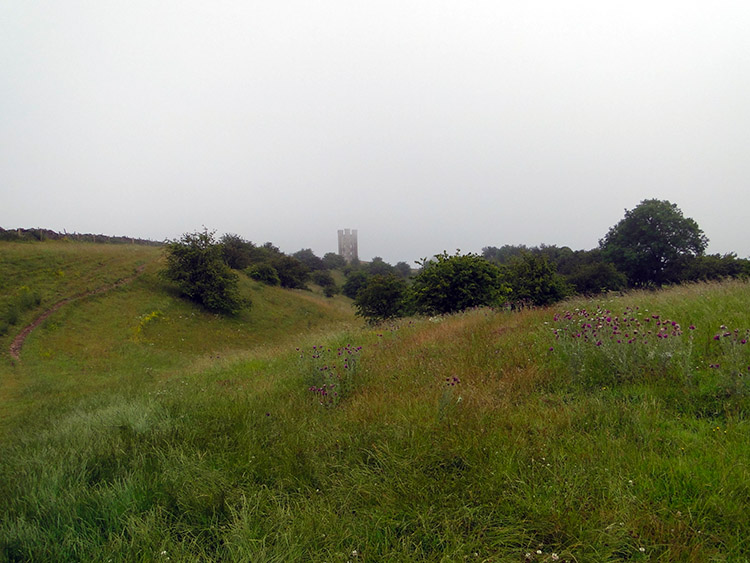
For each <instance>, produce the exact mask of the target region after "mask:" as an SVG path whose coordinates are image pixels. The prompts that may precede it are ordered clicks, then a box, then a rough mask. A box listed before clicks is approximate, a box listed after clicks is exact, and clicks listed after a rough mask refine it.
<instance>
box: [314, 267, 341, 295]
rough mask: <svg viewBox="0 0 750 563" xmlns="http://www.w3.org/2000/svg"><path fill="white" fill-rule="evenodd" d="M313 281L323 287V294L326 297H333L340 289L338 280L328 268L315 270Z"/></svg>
mask: <svg viewBox="0 0 750 563" xmlns="http://www.w3.org/2000/svg"><path fill="white" fill-rule="evenodd" d="M312 281H313V283H316V284H318V285H319V286H320V287H322V288H323V294H324V295H325V296H326V297H333V296H334V295H336V293H337V291H338V288H337V287H336V282H335V280H334V279H333V276H332V275H331V272H329V271H328V270H316V271H315V272H313V273H312Z"/></svg>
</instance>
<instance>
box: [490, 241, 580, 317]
mask: <svg viewBox="0 0 750 563" xmlns="http://www.w3.org/2000/svg"><path fill="white" fill-rule="evenodd" d="M505 271H506V273H507V276H508V279H507V281H508V284H509V285H510V287H511V289H512V290H513V292H512V294H511V297H512V299H513V301H518V302H527V303H531V304H532V305H536V306H542V305H550V304H552V303H555V302H557V301H561V300H562V299H565V297H567V296H568V295H570V293H571V290H570V287H569V286H568V285H567V284H566V283H565V280H564V279H563V278H562V276H560V274H558V273H557V271H556V270H555V267H554V266H553V265H552V264H551V263H550V261H549V260H548V259H547V257H546V256H545V255H543V254H540V253H532V252H524V253H523V254H521V255H520V256H517V257H515V258H513V259H512V260H511V261H510V264H509V265H508V266H506V269H505Z"/></svg>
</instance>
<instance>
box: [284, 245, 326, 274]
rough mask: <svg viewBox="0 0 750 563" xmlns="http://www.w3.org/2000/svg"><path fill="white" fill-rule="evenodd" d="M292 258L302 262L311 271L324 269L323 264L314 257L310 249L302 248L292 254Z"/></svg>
mask: <svg viewBox="0 0 750 563" xmlns="http://www.w3.org/2000/svg"><path fill="white" fill-rule="evenodd" d="M292 257H293V258H296V259H297V260H299V261H300V262H302V263H303V264H304V265H305V266H307V267H308V268H310V270H312V271H315V270H325V269H326V267H325V264H323V260H321V259H320V258H318V257H317V256H316V255H315V253H314V252H313V251H312V248H303V249H302V250H298V251H297V252H295V253H294V254H292Z"/></svg>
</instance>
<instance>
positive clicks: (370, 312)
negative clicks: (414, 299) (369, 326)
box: [354, 274, 407, 322]
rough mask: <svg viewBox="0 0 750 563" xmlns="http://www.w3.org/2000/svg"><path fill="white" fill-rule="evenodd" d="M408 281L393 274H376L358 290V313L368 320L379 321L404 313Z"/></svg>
mask: <svg viewBox="0 0 750 563" xmlns="http://www.w3.org/2000/svg"><path fill="white" fill-rule="evenodd" d="M406 292H407V288H406V282H404V280H402V279H400V278H397V277H396V276H394V275H393V274H391V275H388V276H382V275H375V276H372V277H371V278H369V279H368V280H367V283H366V284H365V285H364V287H362V288H361V289H360V290H359V291H358V292H357V297H356V299H355V300H354V306H355V307H356V309H357V312H356V314H357V315H358V316H360V317H364V318H365V319H367V321H368V322H377V321H382V320H386V319H391V318H394V317H399V316H401V315H402V314H403V309H404V302H405V298H406Z"/></svg>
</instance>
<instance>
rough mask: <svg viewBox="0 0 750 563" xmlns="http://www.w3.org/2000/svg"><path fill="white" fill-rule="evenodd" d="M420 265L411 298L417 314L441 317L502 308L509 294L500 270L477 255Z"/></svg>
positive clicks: (438, 257)
mask: <svg viewBox="0 0 750 563" xmlns="http://www.w3.org/2000/svg"><path fill="white" fill-rule="evenodd" d="M435 258H436V260H430V261H427V260H424V261H422V262H421V264H422V270H421V271H420V272H419V274H417V276H416V277H415V278H414V284H413V285H412V295H413V298H414V304H415V306H416V310H417V312H420V313H427V314H435V313H437V314H442V313H453V312H456V311H462V310H464V309H468V308H469V307H480V306H496V305H499V304H500V303H501V302H502V301H503V300H504V299H505V298H506V296H507V295H508V294H509V293H510V289H509V288H508V287H507V286H506V285H505V284H504V283H503V281H502V279H501V273H500V269H499V268H498V267H497V266H495V265H494V264H491V263H490V262H488V261H487V260H485V259H484V258H482V257H481V256H478V255H476V254H471V253H470V254H466V255H463V256H461V255H459V254H458V252H456V254H455V255H454V256H449V255H448V254H447V253H446V252H443V253H442V254H438V255H436V256H435Z"/></svg>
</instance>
